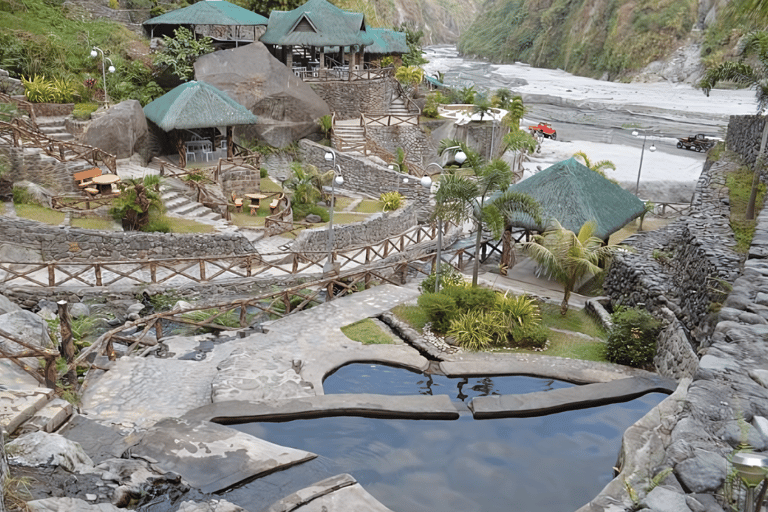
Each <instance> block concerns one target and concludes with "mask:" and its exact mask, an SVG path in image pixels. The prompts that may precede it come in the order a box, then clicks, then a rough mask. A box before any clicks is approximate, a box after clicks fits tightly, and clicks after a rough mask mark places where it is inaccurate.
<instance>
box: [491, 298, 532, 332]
mask: <svg viewBox="0 0 768 512" xmlns="http://www.w3.org/2000/svg"><path fill="white" fill-rule="evenodd" d="M496 310H497V311H498V312H499V313H501V314H502V315H504V317H505V318H506V319H507V322H508V324H509V326H510V328H513V326H526V325H539V324H540V323H541V312H540V311H539V306H538V305H537V304H536V301H535V300H534V299H532V298H530V297H527V296H525V295H519V296H517V297H515V296H514V295H507V294H504V296H502V297H498V299H497V301H496Z"/></svg>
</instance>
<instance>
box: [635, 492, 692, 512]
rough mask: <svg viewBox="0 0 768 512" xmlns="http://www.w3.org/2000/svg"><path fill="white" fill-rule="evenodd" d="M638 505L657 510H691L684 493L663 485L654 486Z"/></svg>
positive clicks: (666, 511)
mask: <svg viewBox="0 0 768 512" xmlns="http://www.w3.org/2000/svg"><path fill="white" fill-rule="evenodd" d="M640 505H641V506H643V507H645V508H649V509H652V510H655V511H657V512H691V509H690V507H688V505H687V504H686V501H685V494H682V493H678V492H675V491H673V490H670V489H667V488H665V487H656V488H654V489H653V490H652V491H651V492H649V493H648V494H647V495H646V497H645V498H643V500H642V501H641V502H640Z"/></svg>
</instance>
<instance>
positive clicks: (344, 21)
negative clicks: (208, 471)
mask: <svg viewBox="0 0 768 512" xmlns="http://www.w3.org/2000/svg"><path fill="white" fill-rule="evenodd" d="M259 40H260V41H261V42H262V43H264V44H278V45H283V46H318V47H322V46H348V45H369V44H373V38H372V37H371V36H370V35H369V34H368V32H367V31H366V26H365V17H364V16H363V15H362V14H361V13H356V12H348V11H344V10H342V9H339V8H338V7H336V6H335V5H333V4H331V3H329V2H327V1H326V0H309V1H308V2H307V3H305V4H304V5H302V6H301V7H297V8H296V9H294V10H292V11H272V12H271V13H270V14H269V24H268V25H267V31H266V32H265V33H264V35H262V36H261V38H260V39H259Z"/></svg>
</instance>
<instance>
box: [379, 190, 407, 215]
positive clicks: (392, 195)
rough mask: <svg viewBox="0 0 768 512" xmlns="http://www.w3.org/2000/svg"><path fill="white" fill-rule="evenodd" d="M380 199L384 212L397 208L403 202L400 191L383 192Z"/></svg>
mask: <svg viewBox="0 0 768 512" xmlns="http://www.w3.org/2000/svg"><path fill="white" fill-rule="evenodd" d="M380 199H381V202H382V203H384V211H385V212H391V211H393V210H397V209H398V208H400V206H401V205H402V203H403V196H402V195H400V192H384V193H383V194H381V197H380Z"/></svg>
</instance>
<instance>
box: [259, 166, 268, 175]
mask: <svg viewBox="0 0 768 512" xmlns="http://www.w3.org/2000/svg"><path fill="white" fill-rule="evenodd" d="M267 176H269V171H267V168H266V167H262V168H261V169H259V178H266V177H267Z"/></svg>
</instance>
